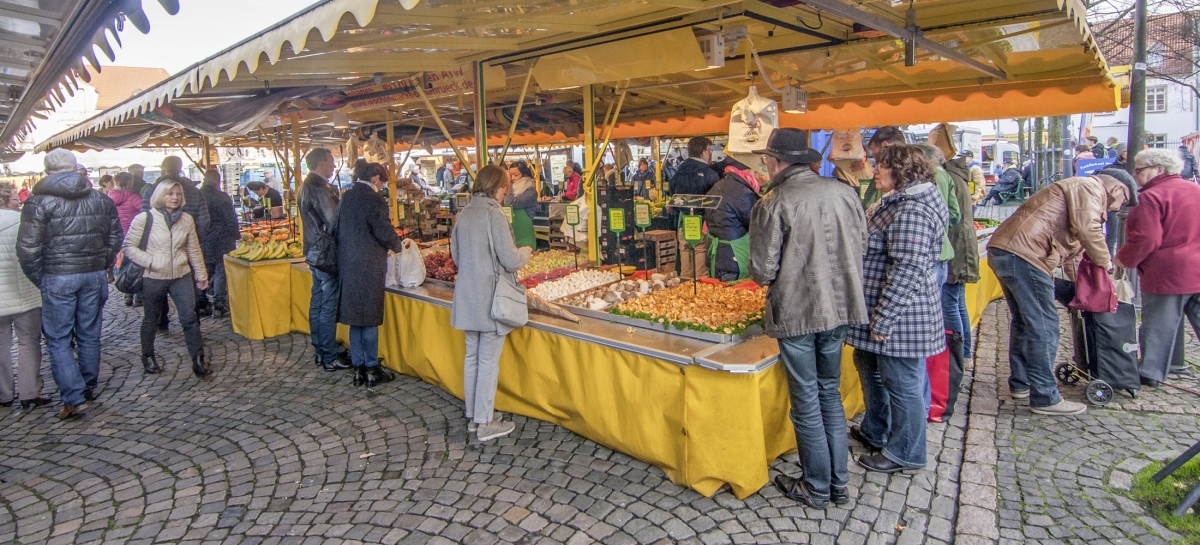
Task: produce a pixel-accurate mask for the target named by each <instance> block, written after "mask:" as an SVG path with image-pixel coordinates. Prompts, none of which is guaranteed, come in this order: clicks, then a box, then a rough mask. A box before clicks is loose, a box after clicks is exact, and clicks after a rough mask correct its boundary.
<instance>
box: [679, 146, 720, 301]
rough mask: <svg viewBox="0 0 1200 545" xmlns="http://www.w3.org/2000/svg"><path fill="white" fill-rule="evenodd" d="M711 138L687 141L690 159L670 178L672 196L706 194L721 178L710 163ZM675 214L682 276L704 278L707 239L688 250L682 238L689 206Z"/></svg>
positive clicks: (705, 275)
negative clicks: (685, 215) (684, 219)
mask: <svg viewBox="0 0 1200 545" xmlns="http://www.w3.org/2000/svg"><path fill="white" fill-rule="evenodd" d="M711 146H712V140H709V139H707V138H705V137H703V136H697V137H696V138H693V139H691V140H688V146H687V147H688V158H687V160H685V161H684V162H683V163H682V164H680V165H679V169H678V170H676V171H675V176H674V177H672V178H671V187H670V188H669V189H670V194H671V195H707V194H708V192H709V190H711V189H712V188H713V186H714V185H716V184H717V180H720V179H721V177H720V176H718V175H717V172H716V171H715V170H713V169H712V167H710V166H708V164H709V163H710V162H712V150H710V149H709V148H710V147H711ZM672 213H673V214H674V215H675V218H674V219H675V222H676V229H677V230H676V234H675V240H676V242H677V244H678V245H679V246H678V247H679V275H680V276H682V277H684V278H693V277H697V278H705V277H707V276H708V267H705V266H703V263H705V262H706V260H707V259H708V238H707V237H705V238H704V239H703V240H701V241H700V242H697V243H696V246H695V248H694V249H692V250H689V249H688V243H687V241H685V240H684V239H683V224H682V221H683V220H682V219H681V216H682V215H683V214H686V213H688V210H687V209H686V208H679V209H673V210H672Z"/></svg>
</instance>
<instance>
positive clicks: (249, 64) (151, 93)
mask: <svg viewBox="0 0 1200 545" xmlns="http://www.w3.org/2000/svg"><path fill="white" fill-rule="evenodd" d="M381 1H385V0H330V1H329V2H327V3H325V4H321V5H319V6H316V7H314V8H310V9H309V10H308V11H306V12H304V13H302V14H300V15H298V16H296V17H294V18H292V19H289V20H287V21H284V22H281V23H279V24H278V25H276V26H274V27H272V28H271V29H269V30H267V31H265V32H262V33H260V34H258V35H256V36H253V37H251V38H249V39H247V40H244V41H242V42H240V43H238V44H236V45H234V46H232V47H230V48H229V49H226V50H225V51H222V52H220V53H217V54H216V55H213V56H212V57H209V58H207V59H205V60H203V61H200V62H198V63H196V64H194V65H192V66H190V67H188V68H186V69H184V70H183V71H182V72H180V73H179V74H176V75H175V76H174V77H172V78H169V79H167V80H166V81H164V82H162V83H159V84H158V85H155V86H154V87H153V88H152V89H149V90H147V91H145V92H143V93H141V94H138V95H136V96H134V97H132V98H130V99H128V100H126V101H125V102H123V103H121V104H118V105H116V106H114V107H112V108H110V109H109V110H108V111H105V112H101V113H100V114H98V115H96V116H94V117H92V118H91V119H88V120H87V121H84V122H83V123H80V124H79V125H76V126H75V127H73V128H71V129H68V130H67V131H64V132H61V133H59V134H56V135H54V136H52V137H50V138H49V139H47V140H46V141H45V142H43V143H41V144H38V146H37V147H36V148H35V149H36V150H48V149H53V148H54V147H57V146H60V145H63V144H66V143H68V142H72V141H74V140H76V139H78V138H80V137H82V136H86V135H87V134H88V133H91V132H95V131H99V130H104V129H107V128H109V127H111V126H113V125H115V124H117V123H121V122H123V121H125V120H127V119H129V118H130V117H134V116H138V115H141V114H143V113H147V112H150V111H153V110H154V109H156V108H158V107H160V106H162V105H163V104H166V103H168V102H170V101H171V99H174V98H178V97H180V96H181V95H183V94H184V93H185V92H188V91H191V92H193V93H197V92H199V91H200V90H201V89H203V87H204V85H205V84H206V83H207V84H209V85H213V84H215V83H216V82H217V81H219V80H220V77H221V74H222V73H224V74H225V76H226V77H227V78H228V79H230V80H232V79H234V78H236V77H237V73H238V67H239V66H241V65H242V64H245V65H246V68H247V70H248V71H249V72H250V73H254V72H256V71H257V70H258V66H259V62H260V59H261V58H262V56H263V55H266V56H267V61H268V62H269V63H270V64H275V63H276V62H278V61H279V59H280V57H281V55H282V53H283V46H284V44H285V43H286V44H290V45H291V49H292V51H300V50H302V49H304V47H305V45H306V44H307V43H308V36H309V34H310V33H311V32H312V31H313V30H314V29H315V30H317V31H318V32H320V34H321V38H322V39H323V40H325V41H326V42H328V41H329V40H330V39H332V38H333V36H334V34H335V33H336V32H337V27H338V24H339V23H340V22H341V20H342V17H343V16H344V15H345V14H347V13H349V14H351V15H353V16H354V19H355V21H356V22H357V24H358V26H359V27H365V26H367V25H368V24H370V23H371V21H372V20H373V19H374V18H375V10H376V8H377V7H378V5H379V2H381ZM418 3H420V0H399V4H400V5H401V6H402V7H404V9H412V8H413V7H415V6H416V5H417V4H418Z"/></svg>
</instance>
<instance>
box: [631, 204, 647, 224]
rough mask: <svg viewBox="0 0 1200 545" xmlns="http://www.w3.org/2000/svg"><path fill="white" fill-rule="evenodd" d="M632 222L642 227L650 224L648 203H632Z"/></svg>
mask: <svg viewBox="0 0 1200 545" xmlns="http://www.w3.org/2000/svg"><path fill="white" fill-rule="evenodd" d="M633 224H634V225H636V226H638V227H639V228H642V229H645V228H647V227H649V226H650V205H649V204H648V203H644V202H641V203H637V204H635V205H633Z"/></svg>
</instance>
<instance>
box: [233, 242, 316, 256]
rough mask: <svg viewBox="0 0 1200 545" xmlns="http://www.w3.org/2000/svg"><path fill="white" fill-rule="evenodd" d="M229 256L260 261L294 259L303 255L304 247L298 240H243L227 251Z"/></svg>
mask: <svg viewBox="0 0 1200 545" xmlns="http://www.w3.org/2000/svg"><path fill="white" fill-rule="evenodd" d="M229 257H236V258H238V259H243V260H246V261H262V260H265V259H285V258H288V259H295V258H300V257H304V249H303V247H302V246H300V243H298V242H291V243H287V242H282V241H279V240H272V241H270V242H268V243H265V244H264V243H261V242H258V241H250V242H243V243H242V244H241V245H240V246H238V247H237V249H235V250H233V251H232V252H229Z"/></svg>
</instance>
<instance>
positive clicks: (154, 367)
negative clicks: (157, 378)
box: [142, 354, 162, 375]
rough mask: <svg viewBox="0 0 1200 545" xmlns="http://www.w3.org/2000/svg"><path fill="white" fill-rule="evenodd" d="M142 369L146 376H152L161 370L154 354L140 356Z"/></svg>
mask: <svg viewBox="0 0 1200 545" xmlns="http://www.w3.org/2000/svg"><path fill="white" fill-rule="evenodd" d="M142 368H143V369H145V370H146V374H147V375H153V374H155V373H157V372H159V371H161V370H162V366H161V365H159V364H158V358H155V357H154V354H149V355H143V356H142Z"/></svg>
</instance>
